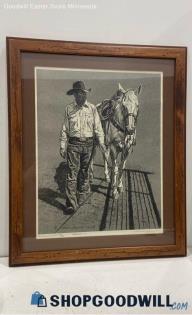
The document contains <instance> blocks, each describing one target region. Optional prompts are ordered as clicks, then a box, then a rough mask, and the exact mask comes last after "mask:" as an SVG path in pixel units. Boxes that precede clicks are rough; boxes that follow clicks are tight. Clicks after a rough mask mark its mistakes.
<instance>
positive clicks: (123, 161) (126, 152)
mask: <svg viewBox="0 0 192 315" xmlns="http://www.w3.org/2000/svg"><path fill="white" fill-rule="evenodd" d="M129 151H130V150H129V149H128V148H127V149H124V151H123V152H122V153H121V163H120V166H119V180H118V192H119V193H121V192H123V171H124V169H125V165H126V160H127V157H128V155H129Z"/></svg>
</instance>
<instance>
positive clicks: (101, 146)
mask: <svg viewBox="0 0 192 315" xmlns="http://www.w3.org/2000/svg"><path fill="white" fill-rule="evenodd" d="M100 148H101V151H102V152H103V153H104V154H105V153H106V151H107V150H106V146H105V145H104V143H100Z"/></svg>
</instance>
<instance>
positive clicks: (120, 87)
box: [118, 83, 125, 93]
mask: <svg viewBox="0 0 192 315" xmlns="http://www.w3.org/2000/svg"><path fill="white" fill-rule="evenodd" d="M118 89H119V90H120V91H122V92H123V93H125V89H124V88H123V87H122V85H121V83H119V84H118Z"/></svg>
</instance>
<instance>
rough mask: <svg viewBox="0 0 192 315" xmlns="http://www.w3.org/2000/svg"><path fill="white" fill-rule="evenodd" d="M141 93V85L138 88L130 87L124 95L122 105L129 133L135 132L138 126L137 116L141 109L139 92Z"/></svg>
mask: <svg viewBox="0 0 192 315" xmlns="http://www.w3.org/2000/svg"><path fill="white" fill-rule="evenodd" d="M140 93H141V85H139V87H137V88H136V89H128V90H127V91H125V92H124V93H123V94H124V95H123V97H122V105H123V107H124V119H125V128H126V132H127V133H128V134H130V135H131V134H133V133H134V132H135V128H136V122H137V116H138V111H139V98H138V96H139V94H140Z"/></svg>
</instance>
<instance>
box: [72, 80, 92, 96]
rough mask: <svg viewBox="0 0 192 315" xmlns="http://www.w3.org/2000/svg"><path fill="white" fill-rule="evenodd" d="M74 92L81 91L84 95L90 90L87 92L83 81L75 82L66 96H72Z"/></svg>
mask: <svg viewBox="0 0 192 315" xmlns="http://www.w3.org/2000/svg"><path fill="white" fill-rule="evenodd" d="M74 91H83V92H85V93H88V92H90V91H91V89H88V90H87V89H86V88H85V83H84V82H83V81H76V82H74V83H73V88H72V89H70V90H69V91H67V95H73V94H74Z"/></svg>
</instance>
